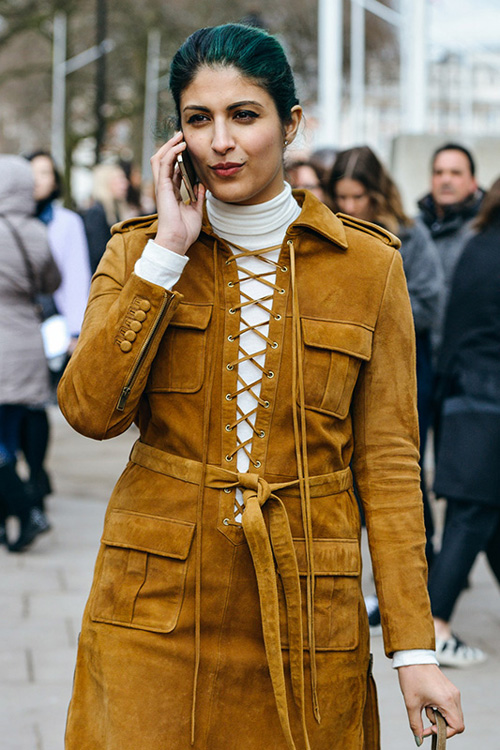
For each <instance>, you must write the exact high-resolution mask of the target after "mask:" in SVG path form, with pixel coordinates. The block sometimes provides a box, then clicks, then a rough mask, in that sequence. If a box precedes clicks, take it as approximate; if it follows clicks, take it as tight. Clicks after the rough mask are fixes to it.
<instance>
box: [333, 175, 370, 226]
mask: <svg viewBox="0 0 500 750" xmlns="http://www.w3.org/2000/svg"><path fill="white" fill-rule="evenodd" d="M335 202H336V203H337V206H338V207H339V210H340V211H341V212H342V213H344V214H349V215H350V216H354V217H355V218H356V219H363V220H364V221H372V220H373V216H372V213H373V212H372V205H371V200H370V196H369V194H368V191H367V190H366V188H365V186H364V185H363V184H362V183H361V182H359V180H351V178H350V177H343V178H342V179H341V180H338V181H337V182H336V183H335Z"/></svg>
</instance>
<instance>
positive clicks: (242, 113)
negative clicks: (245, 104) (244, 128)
mask: <svg viewBox="0 0 500 750" xmlns="http://www.w3.org/2000/svg"><path fill="white" fill-rule="evenodd" d="M258 116H259V115H258V114H257V112H252V111H251V110H248V109H241V110H239V111H238V112H236V113H235V115H234V117H235V119H236V120H255V119H257V117H258Z"/></svg>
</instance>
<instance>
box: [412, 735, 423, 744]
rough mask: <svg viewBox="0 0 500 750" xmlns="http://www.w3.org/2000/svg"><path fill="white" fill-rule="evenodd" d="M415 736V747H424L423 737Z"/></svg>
mask: <svg viewBox="0 0 500 750" xmlns="http://www.w3.org/2000/svg"><path fill="white" fill-rule="evenodd" d="M413 736H414V738H415V745H416V746H417V747H422V745H423V744H424V741H423V739H422V738H421V737H417V735H416V734H414V735H413Z"/></svg>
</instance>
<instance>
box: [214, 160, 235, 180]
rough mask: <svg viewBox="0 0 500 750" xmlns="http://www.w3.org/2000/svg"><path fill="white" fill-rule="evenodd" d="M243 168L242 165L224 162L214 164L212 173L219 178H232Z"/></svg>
mask: <svg viewBox="0 0 500 750" xmlns="http://www.w3.org/2000/svg"><path fill="white" fill-rule="evenodd" d="M242 167H243V164H241V163H237V162H223V163H220V164H212V166H211V167H210V169H211V170H212V172H215V174H216V175H217V176H218V177H232V176H233V175H235V174H237V172H239V171H240V169H241V168H242Z"/></svg>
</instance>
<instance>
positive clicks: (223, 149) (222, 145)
mask: <svg viewBox="0 0 500 750" xmlns="http://www.w3.org/2000/svg"><path fill="white" fill-rule="evenodd" d="M233 147H234V138H233V137H232V135H231V132H230V128H228V127H227V125H226V124H222V123H221V124H217V123H216V124H215V127H214V133H213V138H212V148H213V150H214V151H217V153H219V154H225V153H227V151H229V150H230V149H231V148H233Z"/></svg>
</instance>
